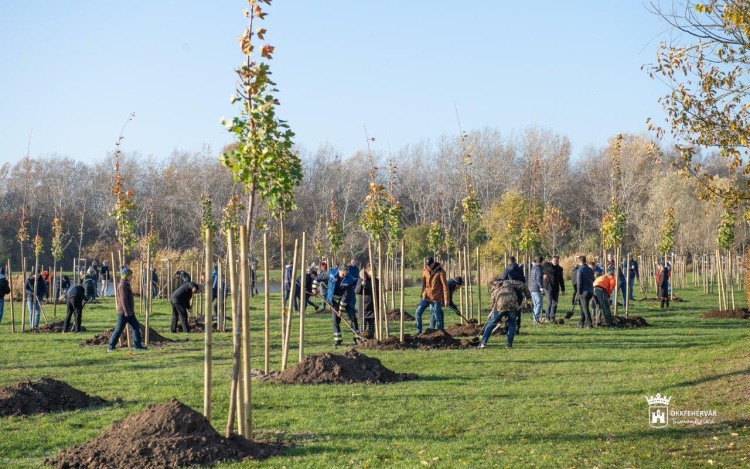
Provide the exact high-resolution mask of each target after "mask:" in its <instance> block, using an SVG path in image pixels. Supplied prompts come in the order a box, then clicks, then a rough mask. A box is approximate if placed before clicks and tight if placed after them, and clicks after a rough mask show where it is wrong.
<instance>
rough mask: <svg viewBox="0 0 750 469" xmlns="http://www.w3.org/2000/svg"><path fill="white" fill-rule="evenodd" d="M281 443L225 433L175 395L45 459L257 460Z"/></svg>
mask: <svg viewBox="0 0 750 469" xmlns="http://www.w3.org/2000/svg"><path fill="white" fill-rule="evenodd" d="M283 449H284V445H283V444H282V443H281V442H280V440H272V441H252V442H251V441H248V440H246V439H245V438H244V437H241V436H236V435H232V436H231V437H230V438H224V437H223V436H221V435H220V434H219V433H218V432H217V431H216V430H214V428H213V427H212V426H211V423H210V422H209V421H208V420H207V419H206V418H205V417H204V416H203V415H202V414H200V413H199V412H196V411H194V410H193V409H191V408H190V407H188V406H186V405H184V404H182V403H180V402H179V401H177V400H174V399H173V400H172V401H170V402H167V403H164V404H151V405H148V406H146V409H145V410H143V411H142V412H138V413H136V414H132V415H130V416H128V417H126V418H125V419H124V420H120V421H117V422H114V423H113V424H112V426H111V427H110V428H109V429H108V430H106V431H105V432H104V433H102V434H101V435H99V436H97V437H96V438H94V439H93V440H91V441H89V442H87V443H84V444H82V445H81V446H76V447H74V448H72V449H68V450H63V451H62V452H60V453H59V454H58V455H57V456H55V457H54V458H51V459H46V460H45V461H44V463H45V464H46V465H50V466H56V467H58V468H74V467H76V468H77V467H81V468H83V467H95V468H134V467H138V468H143V469H157V468H172V467H193V466H200V467H206V466H213V465H215V464H217V463H219V462H223V461H236V462H240V461H247V460H255V461H259V460H263V459H266V458H269V457H271V456H276V455H279V454H281V452H282V451H283Z"/></svg>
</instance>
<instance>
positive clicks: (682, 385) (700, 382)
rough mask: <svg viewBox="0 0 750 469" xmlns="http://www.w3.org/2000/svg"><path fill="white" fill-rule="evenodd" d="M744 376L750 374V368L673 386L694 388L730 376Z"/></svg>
mask: <svg viewBox="0 0 750 469" xmlns="http://www.w3.org/2000/svg"><path fill="white" fill-rule="evenodd" d="M746 374H750V368H745V369H744V370H736V371H730V372H729V373H722V374H719V375H711V376H704V377H702V378H698V379H694V380H690V381H683V382H681V383H677V384H675V386H679V387H688V386H695V385H698V384H704V383H710V382H713V381H719V380H721V379H725V378H730V377H732V376H739V375H746Z"/></svg>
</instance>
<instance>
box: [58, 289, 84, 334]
mask: <svg viewBox="0 0 750 469" xmlns="http://www.w3.org/2000/svg"><path fill="white" fill-rule="evenodd" d="M65 297H66V302H67V304H68V312H67V314H66V315H65V321H64V322H63V332H68V329H69V328H70V319H71V318H73V332H81V322H82V321H83V304H84V301H86V298H87V296H86V289H85V288H84V287H83V285H74V286H73V287H71V288H70V289H69V290H68V291H67V292H66V293H65Z"/></svg>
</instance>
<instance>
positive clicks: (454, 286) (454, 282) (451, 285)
mask: <svg viewBox="0 0 750 469" xmlns="http://www.w3.org/2000/svg"><path fill="white" fill-rule="evenodd" d="M463 285H464V279H463V278H461V277H460V276H456V277H453V278H451V279H448V307H449V308H450V309H452V310H453V312H454V313H456V314H457V315H458V316H461V318H462V319H463V320H464V321H466V322H469V320H468V319H466V318H465V317H464V316H463V315H462V314H461V311H459V310H458V306H456V303H454V302H453V293H455V292H456V290H460V289H461V287H462V286H463ZM434 321H435V317H434V316H430V329H434V328H435V325H436V324H435V322H434Z"/></svg>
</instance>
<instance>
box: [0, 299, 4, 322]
mask: <svg viewBox="0 0 750 469" xmlns="http://www.w3.org/2000/svg"><path fill="white" fill-rule="evenodd" d="M4 312H5V299H4V298H3V299H2V300H0V322H3V313H4Z"/></svg>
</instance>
